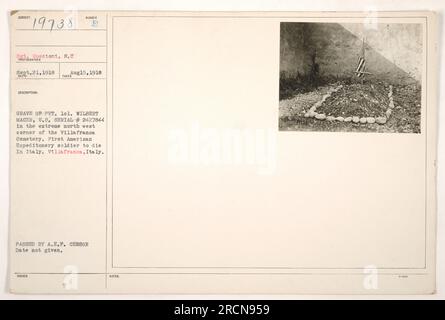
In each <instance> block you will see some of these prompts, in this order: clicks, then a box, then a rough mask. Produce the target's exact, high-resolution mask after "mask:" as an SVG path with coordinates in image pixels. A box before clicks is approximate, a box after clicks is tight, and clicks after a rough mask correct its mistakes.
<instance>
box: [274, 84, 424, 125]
mask: <svg viewBox="0 0 445 320" xmlns="http://www.w3.org/2000/svg"><path fill="white" fill-rule="evenodd" d="M338 85H339V84H338V83H334V84H331V85H330V86H331V87H335V86H338ZM328 87H329V86H324V87H323V88H321V90H316V93H315V94H314V93H312V94H311V93H310V92H309V93H298V94H296V95H294V96H293V97H292V98H290V99H286V100H282V101H280V121H279V129H280V130H281V131H353V132H410V133H419V132H420V92H421V90H420V86H419V85H417V84H411V85H393V99H394V104H395V108H394V110H393V113H392V115H391V117H390V118H389V120H388V121H387V123H386V124H384V125H379V124H377V123H373V124H369V123H366V124H356V123H352V122H338V121H326V120H316V119H314V118H305V117H304V112H305V111H307V110H308V108H310V105H311V103H315V102H316V101H317V100H319V99H320V98H321V96H322V94H323V92H324V91H325V90H326V89H327V88H328ZM348 87H350V88H349V90H341V91H339V92H337V93H338V94H337V93H336V94H334V95H333V96H332V97H331V98H329V99H328V100H326V104H325V105H322V106H321V107H320V108H319V109H317V112H325V113H326V114H327V115H334V116H349V115H357V116H365V115H367V116H381V115H384V110H385V109H386V108H387V103H388V99H387V94H388V88H389V85H388V84H385V83H374V84H366V83H365V84H364V87H361V84H360V85H358V84H352V85H349V86H347V87H346V88H348ZM300 101H304V104H302V103H299V102H300ZM289 106H291V107H289ZM350 113H353V114H350ZM354 113H355V114H354Z"/></svg>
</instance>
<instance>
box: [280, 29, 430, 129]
mask: <svg viewBox="0 0 445 320" xmlns="http://www.w3.org/2000/svg"><path fill="white" fill-rule="evenodd" d="M422 57H423V49H422V25H421V24H412V23H411V24H407V23H405V24H404V23H389V24H387V23H373V24H363V23H360V24H358V23H357V24H354V23H299V22H282V23H281V24H280V92H279V95H280V97H279V100H280V101H279V130H280V131H333V132H339V131H340V132H342V131H354V132H398V133H420V121H421V78H422Z"/></svg>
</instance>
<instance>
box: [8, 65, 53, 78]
mask: <svg viewBox="0 0 445 320" xmlns="http://www.w3.org/2000/svg"><path fill="white" fill-rule="evenodd" d="M15 76H16V78H17V79H58V78H59V64H58V63H20V64H17V67H16V70H15Z"/></svg>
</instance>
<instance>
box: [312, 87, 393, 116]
mask: <svg viewBox="0 0 445 320" xmlns="http://www.w3.org/2000/svg"><path fill="white" fill-rule="evenodd" d="M342 87H343V86H342V85H339V86H338V87H336V88H334V89H329V90H328V92H327V93H326V94H325V95H323V97H322V98H321V100H320V101H317V102H316V103H315V104H314V105H313V106H312V107H311V108H310V109H309V110H308V111H307V112H306V113H305V114H304V117H305V118H315V119H317V120H327V121H339V122H354V123H361V124H365V123H371V124H372V123H378V124H385V123H386V122H387V121H388V119H389V117H390V116H391V114H392V109H394V100H393V94H392V85H390V86H389V93H388V98H389V107H388V109H387V110H386V112H385V116H382V117H361V118H360V117H357V116H350V117H333V116H326V114H324V113H317V111H316V110H317V108H318V107H320V106H321V105H322V104H323V103H324V102H325V101H326V99H327V98H329V97H330V96H331V95H332V94H333V93H334V92H337V91H338V90H340V89H341V88H342Z"/></svg>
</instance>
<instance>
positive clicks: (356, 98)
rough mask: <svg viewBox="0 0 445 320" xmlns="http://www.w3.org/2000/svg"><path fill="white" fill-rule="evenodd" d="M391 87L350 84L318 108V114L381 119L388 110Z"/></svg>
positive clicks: (381, 84) (377, 84)
mask: <svg viewBox="0 0 445 320" xmlns="http://www.w3.org/2000/svg"><path fill="white" fill-rule="evenodd" d="M388 92H389V85H386V84H383V83H375V84H350V85H346V86H343V87H342V88H341V89H340V90H338V91H337V92H334V93H333V94H332V95H331V96H330V97H329V98H328V99H326V101H325V102H324V103H323V104H322V105H321V106H320V107H319V108H317V110H316V111H317V113H324V114H326V115H327V116H334V117H339V116H342V117H350V116H357V117H381V116H384V115H385V111H386V109H388V104H389V98H388Z"/></svg>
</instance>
